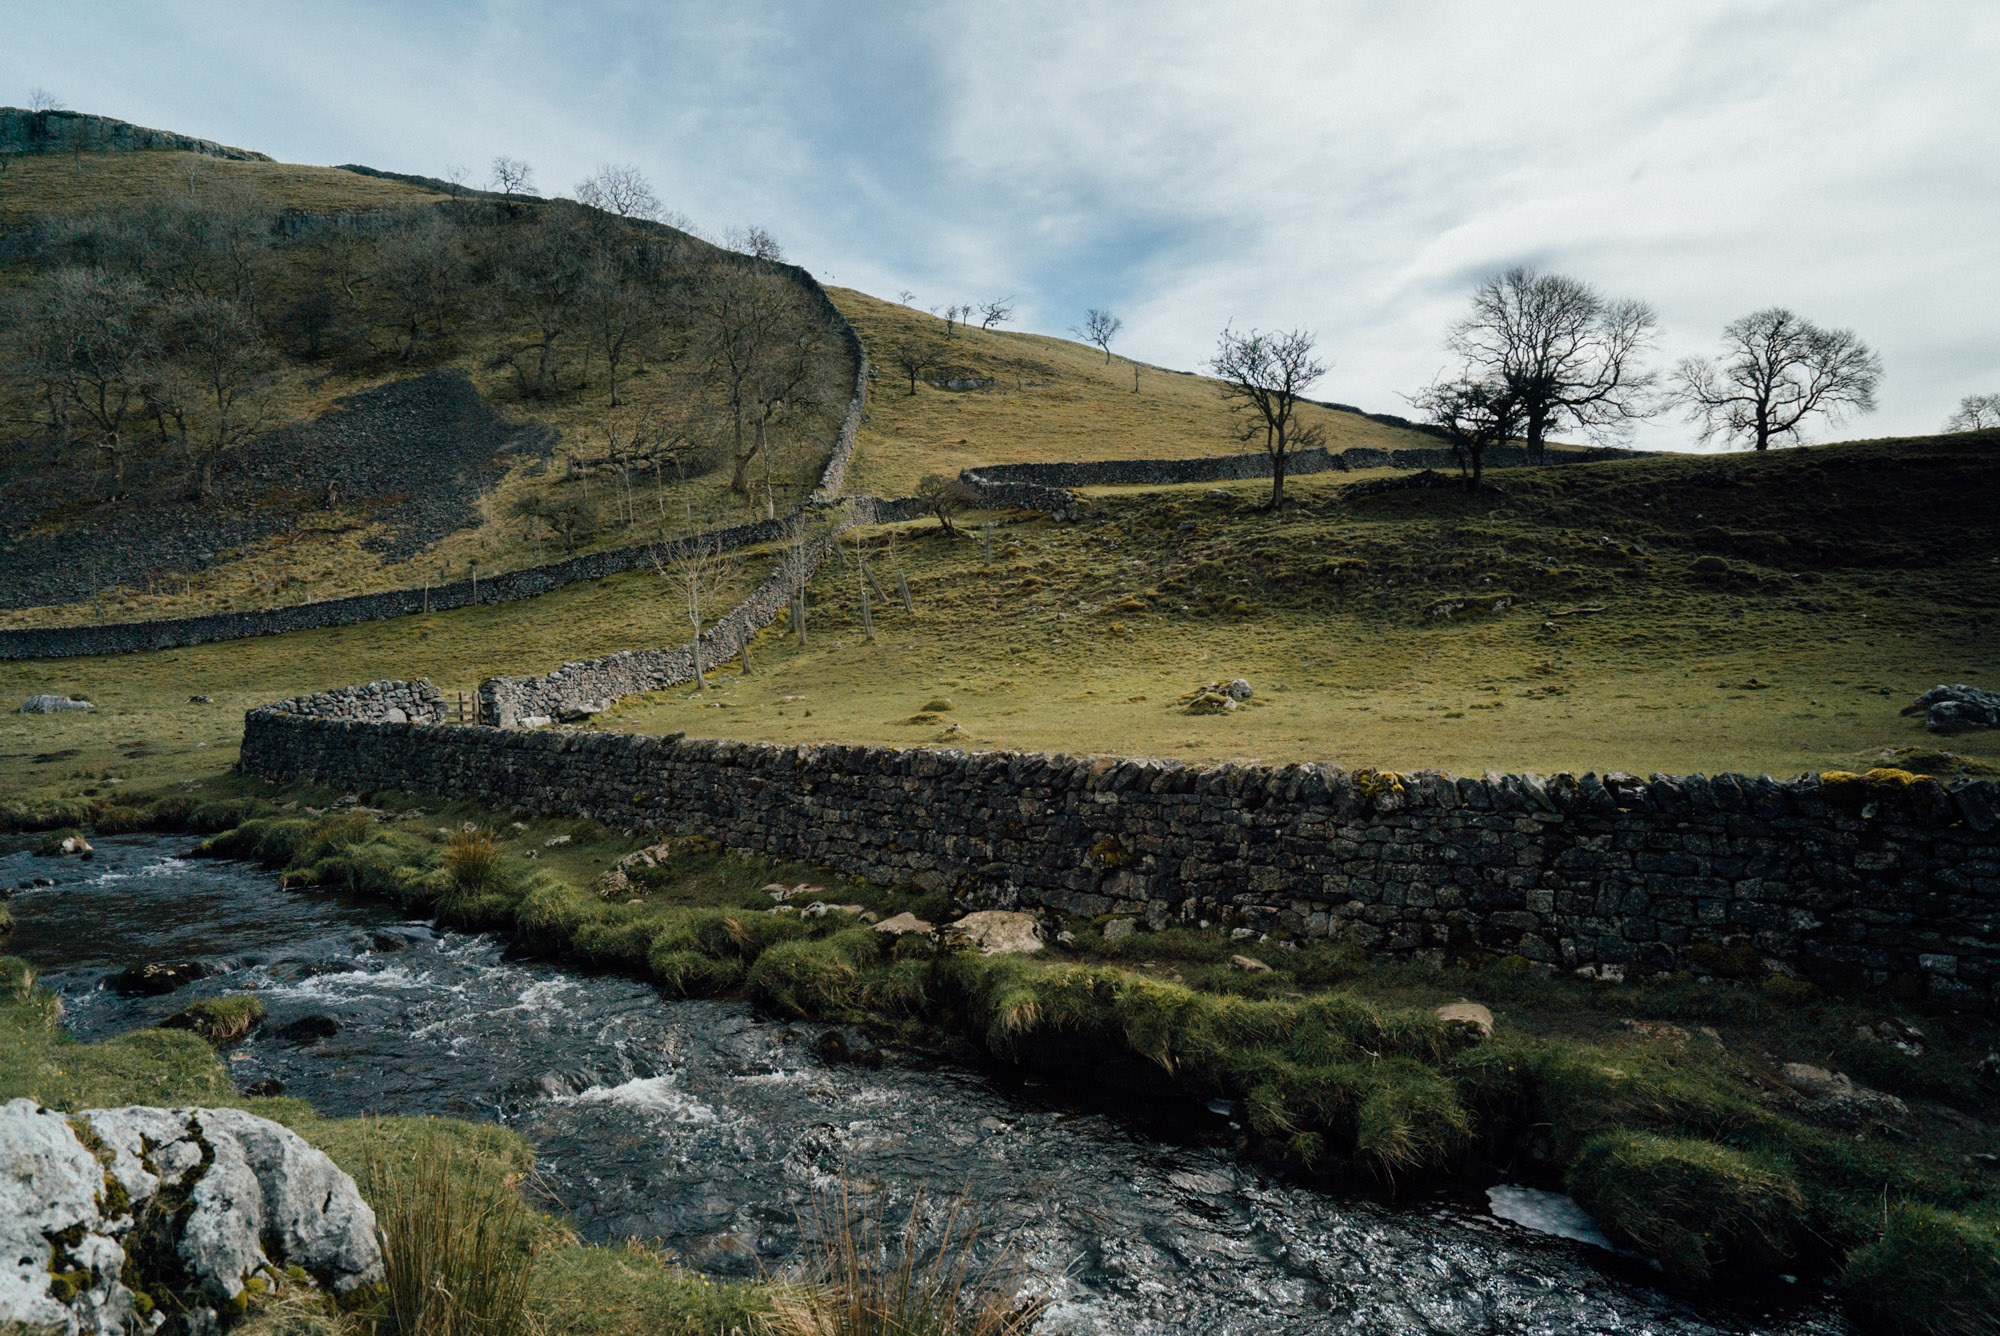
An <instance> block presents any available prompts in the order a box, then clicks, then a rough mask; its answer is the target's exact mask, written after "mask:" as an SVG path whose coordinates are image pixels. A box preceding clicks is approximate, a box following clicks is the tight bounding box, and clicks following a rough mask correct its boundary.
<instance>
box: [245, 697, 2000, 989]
mask: <svg viewBox="0 0 2000 1336" xmlns="http://www.w3.org/2000/svg"><path fill="white" fill-rule="evenodd" d="M243 765H244V767H245V769H247V770H249V771H251V772H252V773H255V774H259V775H263V776H265V777H267V778H271V779H279V780H286V779H295V778H296V779H311V780H315V781H317V782H320V783H323V784H328V785H332V786H337V787H342V788H363V789H365V788H389V787H393V788H401V789H409V790H413V791H416V792H426V793H435V794H439V795H442V796H446V797H453V798H469V799H476V800H478V801H482V802H487V803H492V804H495V805H498V806H507V807H513V808H519V809H523V810H528V811H536V812H550V813H555V812H561V813H569V814H574V815H579V816H586V817H590V818H593V819H596V820H600V821H604V822H606V823H609V824H613V825H621V826H636V827H641V828H644V829H648V830H661V831H676V830H696V831H701V832H704V833H707V834H710V835H713V836H715V837H716V838H718V839H720V840H722V841H723V842H724V843H725V844H728V845H730V846H732V847H736V848H742V849H749V850H754V851H757V852H761V853H766V854H771V855H778V856H783V857H787V858H798V859H804V860H808V861H812V862H817V863H820V864H822V865H824V866H827V867H830V868H833V869H835V870H837V871H840V872H844V873H848V874H852V875H857V876H861V877H865V878H867V879H869V880H871V881H874V882H878V883H882V884H903V885H916V886H919V887H925V888H937V887H944V888H950V889H953V890H955V891H959V892H962V893H964V894H965V895H966V896H967V897H968V898H969V899H970V900H972V901H973V902H974V903H977V904H982V905H992V906H998V907H1005V908H1016V907H1037V906H1038V907H1046V908H1051V909H1056V910H1060V911H1063V912H1065V913H1070V914H1078V915H1090V916H1096V915H1101V914H1132V915H1137V916H1139V917H1142V918H1144V919H1145V920H1147V921H1148V922H1150V923H1152V924H1154V925H1155V926H1165V925H1167V924H1169V923H1200V922H1204V921H1206V922H1210V923H1226V924H1230V925H1232V926H1235V925H1242V926H1248V927H1252V928H1256V929H1258V930H1260V931H1275V932H1286V933H1291V934H1293V935H1295V936H1298V937H1332V938H1337V939H1340V940H1344V941H1350V942H1354V943H1356V944H1357V945H1361V946H1364V947H1366V948H1368V949H1370V950H1372V951H1380V952H1388V953H1392V954H1397V955H1405V956H1418V957H1436V956H1440V955H1442V954H1445V953H1450V952H1457V951H1464V950H1479V951H1486V952H1493V953H1499V954H1508V955H1519V956H1523V957H1526V958H1527V959H1529V960H1533V961H1536V962H1539V963H1543V964H1547V965H1550V966H1556V967H1562V968H1568V969H1579V968H1592V969H1603V970H1613V971H1615V970H1621V969H1624V968H1627V967H1644V968H1648V969H1658V970H1673V969H1683V968H1693V967H1696V966H1698V965H1699V964H1700V962H1701V959H1702V958H1703V957H1702V953H1701V952H1699V951H1693V954H1690V952H1691V951H1692V950H1693V948H1697V947H1701V946H1704V945H1707V946H1721V945H1733V944H1736V943H1748V944H1749V945H1751V946H1752V947H1754V948H1755V950H1756V951H1757V952H1758V953H1759V954H1760V955H1761V956H1763V957H1765V958H1766V959H1768V960H1771V961H1774V962H1776V963H1777V964H1778V965H1779V966H1780V967H1782V968H1784V969H1789V970H1795V971H1797V972H1799V973H1801V974H1804V975H1807V976H1811V977H1824V978H1827V979H1829V980H1833V981H1843V982H1849V983H1856V984H1866V985H1881V984H1884V983H1888V982H1890V981H1892V980H1895V979H1897V978H1898V977H1899V976H1901V977H1903V978H1905V979H1907V980H1909V981H1915V982H1918V983H1919V984H1920V986H1921V988H1922V989H1923V991H1924V992H1925V993H1926V994H1927V995H1928V996H1929V997H1930V998H1932V999H1933V1000H1935V1001H1937V1002H1939V1003H1942V1004H1946V1005H1949V1006H1953V1007H1958V1008H1962V1009H1965V1010H1971V1011H1984V1012H1988V1013H1993V1014H2000V831H1997V830H1996V827H2000V787H1996V785H1995V784H1993V783H1992V782H1990V781H1959V782H1957V783H1954V784H1952V785H1950V786H1946V785H1944V784H1941V783H1939V782H1938V781H1936V780H1933V779H1917V780H1910V779H1909V778H1908V777H1903V778H1901V779H1896V778H1891V779H1887V780H1882V779H1877V778H1874V777H1852V776H1829V777H1827V778H1826V780H1825V782H1824V783H1823V782H1822V780H1821V779H1820V778H1815V777H1804V778H1800V779H1796V780H1788V781H1783V782H1780V781H1777V780H1773V779H1771V778H1769V777H1768V776H1754V777H1753V776H1744V775H1718V776H1713V777H1704V776H1701V775H1690V776H1679V777H1675V776H1667V775H1654V776H1652V777H1651V778H1649V779H1646V780H1640V779H1637V778H1634V777H1631V776H1624V775H1607V776H1601V777H1600V776H1596V775H1582V776H1571V775H1557V776H1554V777H1552V778H1543V777H1540V776H1536V775H1532V774H1522V775H1497V774H1488V775H1486V776H1485V777H1484V778H1481V779H1468V778H1456V777H1453V776H1450V775H1445V774H1440V773H1435V772H1418V773H1414V774H1408V775H1392V774H1389V773H1386V772H1381V773H1377V772H1371V771H1365V770H1364V771H1356V772H1347V771H1342V770H1339V769H1335V768H1331V767H1326V766H1319V765H1313V764H1302V765H1289V766H1280V767H1267V766H1244V765H1236V764H1227V765H1218V766H1209V767H1199V768H1198V767H1191V766H1186V765H1183V764H1181V763H1179V762H1174V761H1158V760H1144V759H1137V758H1119V757H1075V756H1066V755H1045V754H1040V753H1015V752H979V753H966V752H960V751H955V750H900V749H895V748H872V747H845V746H809V747H783V746H777V745H775V744H765V743H742V742H722V741H690V740H687V739H685V738H682V737H680V736H678V735H676V736H673V737H667V738H656V737H644V736H635V735H621V734H599V733H568V732H544V733H529V732H521V731H518V730H513V731H503V730H493V729H426V730H421V731H414V730H411V729H409V728H406V727H397V726H394V725H387V724H378V723H364V722H354V721H352V720H351V719H320V718H311V717H308V716H306V715H305V714H302V713H300V712H298V711H296V710H292V711H279V710H263V711H256V712H253V713H252V714H251V716H250V717H249V720H248V723H247V727H246V729H245V734H244V743H243Z"/></svg>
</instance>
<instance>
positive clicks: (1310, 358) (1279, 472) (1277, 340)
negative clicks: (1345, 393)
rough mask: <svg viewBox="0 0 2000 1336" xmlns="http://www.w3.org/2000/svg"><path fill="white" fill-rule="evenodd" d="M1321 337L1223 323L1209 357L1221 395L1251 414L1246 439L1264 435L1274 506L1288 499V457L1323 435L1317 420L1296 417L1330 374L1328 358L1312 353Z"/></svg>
mask: <svg viewBox="0 0 2000 1336" xmlns="http://www.w3.org/2000/svg"><path fill="white" fill-rule="evenodd" d="M1317 342H1318V340H1317V339H1316V338H1315V337H1314V335H1313V333H1312V331H1311V330H1307V329H1295V330H1292V331H1291V332H1289V333H1270V334H1266V333H1263V332H1262V331H1260V330H1255V329H1253V330H1251V331H1250V332H1249V333H1247V334H1238V333H1237V332H1236V331H1234V330H1232V329H1230V328H1228V327H1227V326H1225V327H1224V328H1223V331H1222V335H1221V337H1220V338H1219V339H1218V340H1217V341H1216V345H1215V355H1214V356H1213V357H1211V358H1209V360H1208V370H1209V372H1210V373H1211V374H1212V375H1214V377H1215V378H1216V379H1217V380H1219V381H1221V382H1222V385H1221V390H1222V397H1223V398H1225V399H1227V400H1229V401H1230V407H1231V408H1233V409H1235V410H1237V411H1239V412H1244V413H1247V414H1248V421H1247V422H1246V424H1245V426H1244V428H1243V439H1244V440H1246V441H1249V440H1255V439H1256V437H1257V435H1258V434H1259V433H1260V432H1261V433H1262V435H1263V437H1264V452H1265V453H1266V454H1268V455H1269V456H1270V457H1271V505H1270V509H1271V510H1273V511H1276V510H1277V509H1278V508H1279V507H1280V506H1282V505H1283V504H1284V503H1285V459H1286V457H1287V456H1288V455H1289V454H1290V453H1291V452H1292V451H1293V450H1294V449H1300V450H1303V449H1310V448H1312V447H1313V446H1316V445H1319V444H1321V443H1322V442H1323V441H1324V440H1325V433H1324V432H1323V431H1322V430H1321V429H1320V428H1319V426H1318V425H1317V424H1313V425H1307V424H1304V423H1301V422H1300V421H1299V418H1298V406H1299V400H1300V399H1301V397H1303V395H1304V394H1305V392H1306V391H1307V390H1308V389H1311V388H1312V385H1313V382H1315V381H1317V380H1318V379H1319V378H1320V377H1321V376H1324V375H1325V374H1326V363H1324V362H1322V361H1320V360H1319V359H1318V358H1316V357H1315V356H1314V355H1313V349H1314V345H1315V344H1316V343H1317Z"/></svg>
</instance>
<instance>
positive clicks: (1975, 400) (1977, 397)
mask: <svg viewBox="0 0 2000 1336" xmlns="http://www.w3.org/2000/svg"><path fill="white" fill-rule="evenodd" d="M1995 427H2000V394H1968V395H1966V396H1965V397H1964V398H1963V399H1960V400H1959V401H1958V411H1957V412H1956V413H1953V414H1952V415H1951V416H1950V417H1949V418H1947V419H1946V420H1945V424H1944V429H1945V430H1946V431H1991V430H1992V429H1993V428H1995Z"/></svg>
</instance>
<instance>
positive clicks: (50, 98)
mask: <svg viewBox="0 0 2000 1336" xmlns="http://www.w3.org/2000/svg"><path fill="white" fill-rule="evenodd" d="M28 110H29V111H67V110H69V108H67V107H65V106H64V105H63V103H62V99H61V98H58V97H57V96H56V95H55V94H54V93H51V92H50V91H49V90H48V89H46V88H44V87H42V86H41V85H40V84H36V85H35V86H34V87H33V88H30V89H29V90H28Z"/></svg>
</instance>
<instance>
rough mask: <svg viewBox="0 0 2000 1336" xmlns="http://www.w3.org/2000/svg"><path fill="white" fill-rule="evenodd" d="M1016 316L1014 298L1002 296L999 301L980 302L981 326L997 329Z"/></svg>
mask: <svg viewBox="0 0 2000 1336" xmlns="http://www.w3.org/2000/svg"><path fill="white" fill-rule="evenodd" d="M1013 318H1014V299H1013V298H1012V297H1002V298H1001V299H1000V300H999V301H993V302H981V303H979V327H980V328H981V329H996V328H998V327H999V326H1001V325H1004V324H1006V323H1007V322H1008V321H1009V320H1012V319H1013Z"/></svg>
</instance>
